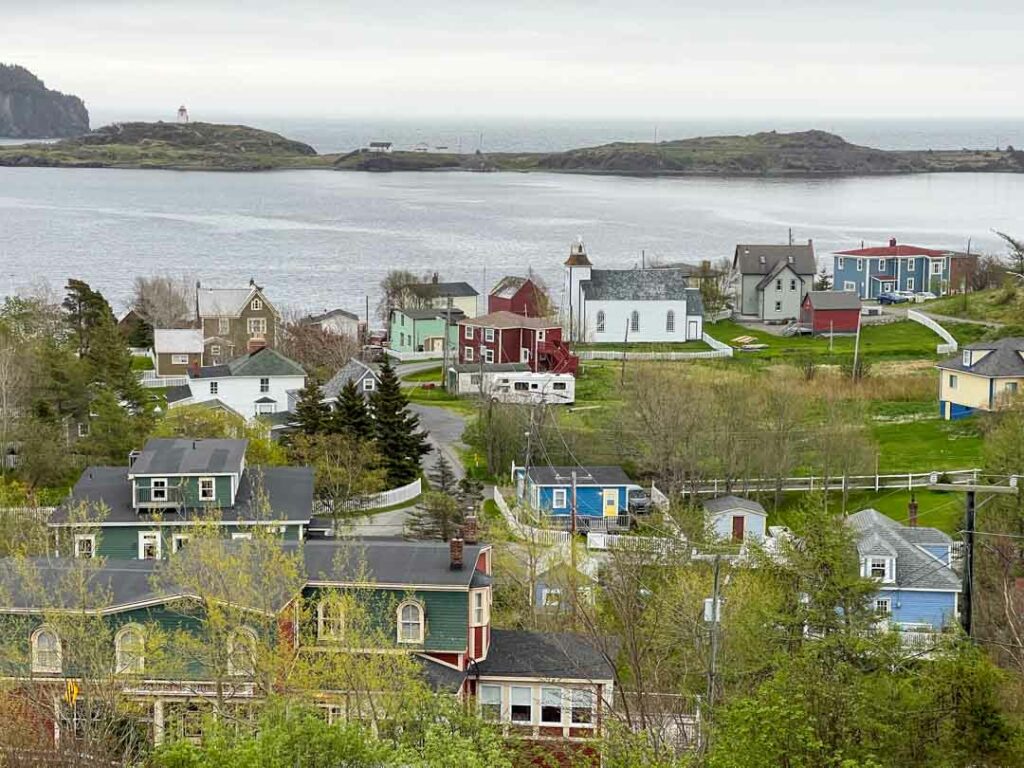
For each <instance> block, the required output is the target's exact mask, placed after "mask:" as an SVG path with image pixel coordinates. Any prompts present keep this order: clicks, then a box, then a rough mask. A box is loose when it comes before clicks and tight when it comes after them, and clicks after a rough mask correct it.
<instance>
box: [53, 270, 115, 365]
mask: <svg viewBox="0 0 1024 768" xmlns="http://www.w3.org/2000/svg"><path fill="white" fill-rule="evenodd" d="M65 290H66V292H67V295H66V296H65V297H64V301H63V302H62V304H61V306H62V307H63V309H64V319H65V321H66V322H67V324H68V327H69V328H70V329H71V333H72V335H73V336H74V338H75V341H76V343H77V344H78V354H79V356H82V357H84V356H85V355H86V354H87V353H88V351H89V345H90V342H91V340H92V332H93V329H94V328H95V327H96V326H97V324H99V323H100V322H101V321H102V320H103V318H105V317H106V318H109V319H110V320H112V321H113V320H114V313H113V311H112V310H111V309H110V304H108V303H107V300H106V299H105V298H103V294H102V293H100V292H99V291H94V290H93V289H92V288H91V287H90V286H89V284H88V283H86V282H84V281H82V280H76V279H75V278H71V279H70V280H68V284H67V288H66V289H65ZM115 325H116V323H115Z"/></svg>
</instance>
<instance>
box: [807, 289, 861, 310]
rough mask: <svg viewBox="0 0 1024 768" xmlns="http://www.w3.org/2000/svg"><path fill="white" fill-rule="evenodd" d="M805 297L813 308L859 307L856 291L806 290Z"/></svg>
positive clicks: (858, 297)
mask: <svg viewBox="0 0 1024 768" xmlns="http://www.w3.org/2000/svg"><path fill="white" fill-rule="evenodd" d="M807 299H808V301H810V302H811V306H812V307H814V308H815V309H825V310H828V309H857V310H859V309H860V296H859V295H857V292H856V291H808V292H807Z"/></svg>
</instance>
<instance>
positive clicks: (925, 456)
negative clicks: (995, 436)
mask: <svg viewBox="0 0 1024 768" xmlns="http://www.w3.org/2000/svg"><path fill="white" fill-rule="evenodd" d="M938 409H939V406H938V403H937V402H933V403H922V404H920V408H918V409H916V412H915V409H908V410H909V411H910V412H909V413H908V414H906V416H905V418H906V419H913V420H903V421H901V420H891V421H879V420H876V421H875V422H874V423H873V424H872V426H871V433H872V435H873V436H874V439H875V440H876V442H877V443H878V455H879V460H878V466H879V471H880V472H882V473H883V474H884V473H886V472H928V471H929V470H932V469H970V468H973V467H977V466H978V465H979V464H980V462H981V448H982V437H981V431H980V428H979V424H978V421H977V419H964V420H962V421H944V420H942V419H940V418H939V416H938ZM925 411H927V412H928V413H929V414H930V415H927V416H926V415H924V412H925ZM876 419H877V417H876Z"/></svg>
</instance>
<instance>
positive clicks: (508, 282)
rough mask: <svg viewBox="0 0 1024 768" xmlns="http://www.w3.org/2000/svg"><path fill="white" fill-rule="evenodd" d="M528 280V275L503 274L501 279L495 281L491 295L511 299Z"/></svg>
mask: <svg viewBox="0 0 1024 768" xmlns="http://www.w3.org/2000/svg"><path fill="white" fill-rule="evenodd" d="M528 281H529V278H528V277H519V276H517V275H505V276H504V277H503V278H501V280H499V281H498V282H497V283H495V285H494V287H493V288H492V289H491V296H497V297H498V298H500V299H511V298H512V297H513V296H515V295H516V294H517V293H519V289H520V288H522V287H523V286H524V285H526V283H527V282H528Z"/></svg>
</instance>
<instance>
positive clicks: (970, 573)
mask: <svg viewBox="0 0 1024 768" xmlns="http://www.w3.org/2000/svg"><path fill="white" fill-rule="evenodd" d="M976 511H977V506H976V504H975V491H974V490H973V489H971V490H969V491H967V505H966V509H965V510H964V573H963V587H962V589H961V594H960V611H961V618H960V623H961V624H963V627H964V634H966V635H967V637H969V638H971V639H973V638H974V635H973V629H974V600H973V590H974V524H975V522H976V520H977V515H976Z"/></svg>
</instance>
